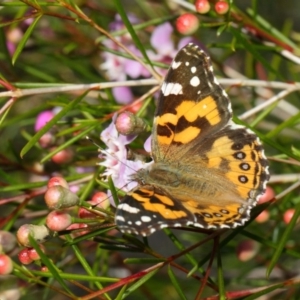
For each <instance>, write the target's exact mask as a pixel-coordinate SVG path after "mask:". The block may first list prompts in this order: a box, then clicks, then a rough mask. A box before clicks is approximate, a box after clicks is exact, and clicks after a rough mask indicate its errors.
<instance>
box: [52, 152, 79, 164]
mask: <svg viewBox="0 0 300 300" xmlns="http://www.w3.org/2000/svg"><path fill="white" fill-rule="evenodd" d="M73 158H74V152H73V150H71V149H70V148H67V149H63V150H61V151H59V152H58V153H56V154H54V155H53V156H52V157H51V160H52V161H53V162H54V163H56V164H58V165H62V164H67V163H70V162H71V161H72V160H73Z"/></svg>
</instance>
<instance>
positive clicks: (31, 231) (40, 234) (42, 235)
mask: <svg viewBox="0 0 300 300" xmlns="http://www.w3.org/2000/svg"><path fill="white" fill-rule="evenodd" d="M29 235H31V236H32V238H33V239H34V240H35V241H36V242H37V243H43V242H45V241H46V240H47V239H48V238H49V237H50V231H49V229H48V228H47V227H46V226H45V225H32V224H24V225H22V226H21V227H20V228H19V230H18V232H17V240H18V242H19V243H20V244H21V245H22V246H25V247H30V246H31V244H30V241H29Z"/></svg>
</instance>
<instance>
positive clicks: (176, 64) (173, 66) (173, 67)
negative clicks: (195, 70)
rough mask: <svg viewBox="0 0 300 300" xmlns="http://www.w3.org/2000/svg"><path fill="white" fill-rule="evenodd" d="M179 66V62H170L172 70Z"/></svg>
mask: <svg viewBox="0 0 300 300" xmlns="http://www.w3.org/2000/svg"><path fill="white" fill-rule="evenodd" d="M180 65H181V61H175V60H174V61H173V62H172V69H173V70H175V69H177V68H178V67H179V66H180Z"/></svg>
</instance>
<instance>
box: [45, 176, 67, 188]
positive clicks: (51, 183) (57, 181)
mask: <svg viewBox="0 0 300 300" xmlns="http://www.w3.org/2000/svg"><path fill="white" fill-rule="evenodd" d="M56 185H60V186H62V187H64V188H66V189H68V188H69V185H68V183H67V181H66V180H65V179H64V178H62V177H58V176H55V177H52V178H50V179H49V181H48V184H47V187H48V188H51V187H52V186H56Z"/></svg>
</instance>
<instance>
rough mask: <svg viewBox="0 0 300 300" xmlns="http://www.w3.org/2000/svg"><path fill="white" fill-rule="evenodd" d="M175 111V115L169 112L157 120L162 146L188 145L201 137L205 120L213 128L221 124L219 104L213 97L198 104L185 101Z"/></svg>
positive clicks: (158, 136) (159, 139)
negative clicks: (174, 143)
mask: <svg viewBox="0 0 300 300" xmlns="http://www.w3.org/2000/svg"><path fill="white" fill-rule="evenodd" d="M175 111H176V112H175V114H172V113H169V112H168V113H165V114H163V115H161V116H158V117H157V118H156V120H155V123H156V124H157V131H158V135H157V139H158V142H159V143H160V144H163V145H170V144H171V143H172V142H177V143H181V144H188V143H190V142H191V141H193V140H194V139H196V138H197V137H198V136H199V135H200V133H201V124H202V123H203V122H204V119H205V121H206V122H208V123H209V124H210V125H211V126H214V125H217V124H218V123H220V122H221V117H220V113H219V110H218V106H217V102H216V101H215V99H214V98H213V97H211V96H208V97H206V98H204V99H202V100H200V101H199V102H198V103H197V102H195V101H193V100H183V101H182V102H180V103H179V104H178V105H177V106H176V108H175Z"/></svg>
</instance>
